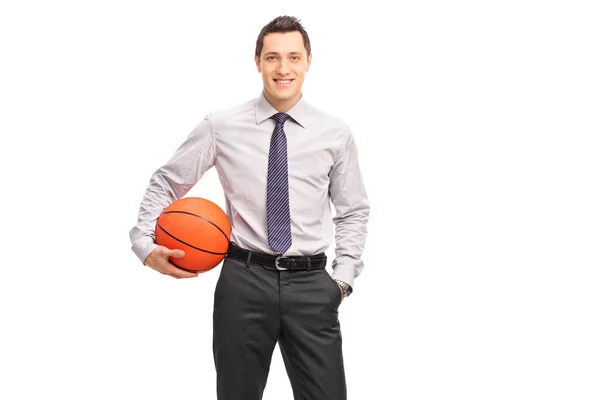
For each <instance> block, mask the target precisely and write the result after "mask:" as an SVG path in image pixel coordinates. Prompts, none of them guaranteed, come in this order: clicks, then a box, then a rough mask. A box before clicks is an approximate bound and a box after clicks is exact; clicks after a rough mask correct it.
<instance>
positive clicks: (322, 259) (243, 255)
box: [227, 243, 327, 271]
mask: <svg viewBox="0 0 600 400" xmlns="http://www.w3.org/2000/svg"><path fill="white" fill-rule="evenodd" d="M227 257H231V258H233V259H236V260H238V261H242V262H244V263H245V264H246V266H248V265H249V264H250V263H255V264H262V265H264V266H266V267H272V269H277V270H279V271H286V270H302V271H310V270H311V269H323V268H325V266H326V265H327V256H326V255H325V253H320V254H316V255H314V256H275V255H272V254H266V253H258V252H254V251H250V250H246V249H242V248H241V247H238V246H236V245H235V244H233V243H229V250H228V251H227Z"/></svg>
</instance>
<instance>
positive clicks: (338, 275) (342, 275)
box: [331, 265, 354, 291]
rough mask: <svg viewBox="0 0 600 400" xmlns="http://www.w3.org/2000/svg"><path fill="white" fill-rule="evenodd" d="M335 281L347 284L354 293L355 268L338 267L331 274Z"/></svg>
mask: <svg viewBox="0 0 600 400" xmlns="http://www.w3.org/2000/svg"><path fill="white" fill-rule="evenodd" d="M331 277H332V278H333V279H337V280H340V281H342V282H346V283H347V284H348V285H350V287H351V288H352V290H353V291H354V268H353V267H351V266H344V265H338V266H336V267H335V268H334V269H333V273H332V274H331Z"/></svg>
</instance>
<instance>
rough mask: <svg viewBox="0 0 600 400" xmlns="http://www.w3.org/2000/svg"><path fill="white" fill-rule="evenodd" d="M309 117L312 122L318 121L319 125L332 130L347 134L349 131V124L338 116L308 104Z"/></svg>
mask: <svg viewBox="0 0 600 400" xmlns="http://www.w3.org/2000/svg"><path fill="white" fill-rule="evenodd" d="M308 108H309V110H310V116H311V118H312V119H313V120H314V121H318V123H319V124H320V125H325V126H328V127H330V128H331V129H332V130H336V131H343V132H346V133H349V132H350V131H351V128H350V125H349V123H348V122H347V121H346V120H345V119H344V118H342V117H340V116H339V115H336V114H334V113H332V112H330V111H327V110H325V109H324V108H321V107H318V106H314V105H313V104H308Z"/></svg>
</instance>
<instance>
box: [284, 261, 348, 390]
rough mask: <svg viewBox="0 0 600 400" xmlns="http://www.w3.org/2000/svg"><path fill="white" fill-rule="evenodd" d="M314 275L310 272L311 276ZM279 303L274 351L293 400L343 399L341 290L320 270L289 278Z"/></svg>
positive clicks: (290, 274)
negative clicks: (281, 306) (278, 352)
mask: <svg viewBox="0 0 600 400" xmlns="http://www.w3.org/2000/svg"><path fill="white" fill-rule="evenodd" d="M313 272H314V273H313ZM287 274H288V275H287V276H288V277H289V282H288V286H287V288H289V290H288V291H286V292H285V296H284V297H283V299H284V300H285V312H284V313H283V315H282V319H281V330H280V339H279V347H280V349H281V353H282V357H283V360H284V362H285V366H286V369H287V372H288V375H289V377H290V382H291V384H292V388H293V390H294V397H295V398H296V399H328V400H345V399H346V380H345V373H344V362H343V356H342V335H341V328H340V323H339V320H338V306H339V304H340V301H341V291H340V289H339V287H338V285H337V283H336V282H335V281H334V280H333V279H331V276H330V275H329V274H328V273H327V271H326V270H324V269H323V270H318V271H312V272H310V273H302V275H297V276H294V275H292V272H289V273H287Z"/></svg>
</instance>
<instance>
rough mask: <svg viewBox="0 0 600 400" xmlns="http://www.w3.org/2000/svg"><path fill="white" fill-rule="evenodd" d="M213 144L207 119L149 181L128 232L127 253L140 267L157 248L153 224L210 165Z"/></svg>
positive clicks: (212, 159)
mask: <svg viewBox="0 0 600 400" xmlns="http://www.w3.org/2000/svg"><path fill="white" fill-rule="evenodd" d="M214 159H215V143H214V138H213V133H212V129H211V123H210V119H209V117H208V116H206V118H205V119H204V120H203V121H202V122H200V123H199V124H198V125H197V126H196V128H195V129H194V130H193V131H192V132H191V133H190V134H189V136H188V138H187V139H186V140H185V142H183V143H182V144H181V146H179V148H178V149H177V150H176V151H175V153H174V154H173V155H172V156H171V159H170V160H169V161H168V162H167V163H166V164H165V165H163V166H162V167H160V168H159V169H158V170H157V171H156V172H155V173H154V174H153V175H152V177H151V178H150V183H149V184H148V188H147V189H146V193H145V194H144V197H143V199H142V203H141V205H140V209H139V213H138V222H137V224H136V225H135V226H134V227H133V228H132V229H131V230H130V231H129V238H130V240H131V249H132V250H133V252H134V253H135V255H136V256H137V257H138V258H139V260H140V261H141V262H142V263H145V261H146V257H148V255H149V254H150V253H152V252H153V250H154V249H156V248H157V247H158V246H157V245H156V243H155V242H154V240H155V234H154V230H155V227H156V220H157V219H158V217H159V215H160V213H161V212H162V211H163V210H164V208H165V207H167V206H168V205H169V204H171V203H173V202H174V201H175V200H178V199H180V198H181V197H183V196H184V195H185V194H186V193H187V192H188V191H189V190H190V189H191V188H192V187H193V186H194V185H195V184H196V183H197V182H198V181H199V180H200V178H201V177H202V175H204V173H205V172H206V171H207V170H209V169H210V168H211V167H212V166H213V165H214Z"/></svg>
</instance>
